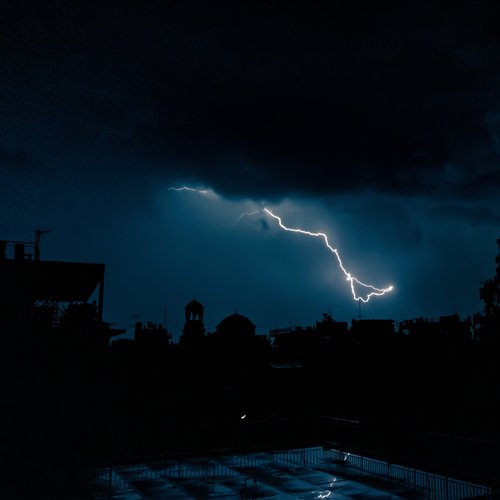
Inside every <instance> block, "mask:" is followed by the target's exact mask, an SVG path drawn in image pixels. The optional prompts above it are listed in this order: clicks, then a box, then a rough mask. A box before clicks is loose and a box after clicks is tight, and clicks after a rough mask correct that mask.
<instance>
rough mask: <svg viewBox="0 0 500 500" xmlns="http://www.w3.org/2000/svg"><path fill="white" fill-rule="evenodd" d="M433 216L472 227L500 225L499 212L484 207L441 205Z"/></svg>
mask: <svg viewBox="0 0 500 500" xmlns="http://www.w3.org/2000/svg"><path fill="white" fill-rule="evenodd" d="M433 215H438V216H441V217H447V218H449V217H451V218H453V219H459V220H461V221H464V222H466V223H468V224H470V225H472V226H480V225H483V224H492V225H495V224H497V225H498V224H500V212H498V211H497V212H495V211H493V210H492V209H491V208H489V207H485V206H482V207H481V206H463V205H443V206H440V207H439V208H438V209H437V210H436V211H435V213H434V214H433Z"/></svg>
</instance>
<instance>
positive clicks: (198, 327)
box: [180, 299, 205, 344]
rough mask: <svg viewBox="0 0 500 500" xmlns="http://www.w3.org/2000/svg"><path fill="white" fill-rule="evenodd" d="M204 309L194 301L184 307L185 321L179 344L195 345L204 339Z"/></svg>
mask: <svg viewBox="0 0 500 500" xmlns="http://www.w3.org/2000/svg"><path fill="white" fill-rule="evenodd" d="M204 309H205V308H204V307H203V306H202V305H201V304H200V302H198V301H197V300H196V299H193V300H192V301H191V302H189V304H187V305H186V307H184V311H185V313H186V321H185V323H184V329H183V330H182V336H181V339H180V340H181V343H183V344H196V343H197V342H200V341H201V340H203V338H204V337H205V325H204V324H203V311H204Z"/></svg>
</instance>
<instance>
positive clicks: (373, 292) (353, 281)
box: [168, 186, 394, 303]
mask: <svg viewBox="0 0 500 500" xmlns="http://www.w3.org/2000/svg"><path fill="white" fill-rule="evenodd" d="M168 190H169V191H192V192H195V193H199V194H208V193H209V192H212V193H213V191H210V190H209V189H195V188H192V187H188V186H182V187H179V188H176V187H169V188H168ZM260 212H264V213H265V214H266V215H268V216H269V217H272V218H273V219H274V220H276V221H278V226H279V227H280V228H281V229H283V231H287V232H290V233H299V234H303V235H305V236H310V237H312V238H320V239H322V240H323V242H324V243H325V246H326V247H327V248H328V250H330V252H331V253H333V254H334V255H335V257H336V258H337V262H338V265H339V267H340V269H341V270H342V272H343V273H344V275H345V277H346V280H347V281H348V282H349V285H350V288H351V293H352V297H353V299H354V300H356V301H361V302H364V303H367V302H369V301H370V299H371V298H372V297H380V296H382V295H385V294H386V293H389V292H391V291H392V290H393V289H394V287H393V286H392V285H391V286H388V287H387V288H377V287H374V286H373V285H369V284H368V283H363V282H362V281H360V280H359V279H358V278H356V277H355V276H353V275H352V274H351V273H350V272H349V271H348V270H347V269H346V268H345V267H344V264H343V262H342V259H341V258H340V254H339V251H338V250H337V249H336V248H334V247H333V246H332V245H331V244H330V241H329V240H328V236H327V235H326V234H325V233H313V232H311V231H306V230H305V229H300V228H294V227H288V226H285V224H283V221H282V220H281V217H279V216H278V215H276V214H274V213H273V212H272V211H271V210H270V209H269V208H267V207H264V208H263V209H262V210H253V211H252V212H243V213H242V214H241V215H240V216H239V217H238V218H237V219H236V221H235V222H238V221H240V220H241V219H242V218H243V217H245V216H252V215H255V214H257V213H260ZM356 285H357V286H360V287H363V288H366V289H368V290H370V291H369V292H368V293H367V294H366V296H364V297H362V296H361V295H357V294H356V290H355V286H356Z"/></svg>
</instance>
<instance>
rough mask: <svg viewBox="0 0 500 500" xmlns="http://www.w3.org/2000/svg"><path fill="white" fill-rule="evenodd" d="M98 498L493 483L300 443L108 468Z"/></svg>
mask: <svg viewBox="0 0 500 500" xmlns="http://www.w3.org/2000/svg"><path fill="white" fill-rule="evenodd" d="M87 484H88V486H89V489H90V490H91V492H92V495H93V497H94V498H96V499H107V500H109V499H122V500H140V499H160V498H170V499H186V498H200V499H202V498H214V499H218V498H220V499H222V498H224V499H236V498H238V499H241V498H280V499H287V498H302V499H325V498H330V499H347V498H363V499H401V498H404V499H425V498H431V499H433V498H435V499H439V498H447V499H449V500H452V499H460V498H475V497H482V498H488V496H489V495H490V494H491V490H490V488H488V487H486V486H482V485H477V484H472V483H467V482H464V481H460V480H456V479H452V478H447V477H444V476H439V475H435V474H430V473H427V472H423V471H418V470H416V469H412V468H409V467H403V466H399V465H396V464H389V463H387V462H383V461H380V460H374V459H371V458H367V457H362V456H360V455H353V454H350V453H346V452H342V451H339V450H332V449H330V450H325V449H323V448H319V447H318V448H300V449H293V450H285V451H282V450H281V451H270V452H269V451H267V452H263V453H249V454H239V455H219V456H210V457H203V458H186V459H176V460H161V461H151V462H147V463H137V464H129V465H127V464H125V465H115V466H110V467H103V468H100V469H98V470H96V471H95V473H94V474H93V475H92V476H91V477H89V478H88V481H87Z"/></svg>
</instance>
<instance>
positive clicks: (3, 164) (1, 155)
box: [0, 148, 52, 178]
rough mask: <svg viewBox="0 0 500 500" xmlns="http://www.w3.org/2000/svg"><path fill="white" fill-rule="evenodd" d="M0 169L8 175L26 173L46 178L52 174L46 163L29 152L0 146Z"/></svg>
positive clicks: (30, 175)
mask: <svg viewBox="0 0 500 500" xmlns="http://www.w3.org/2000/svg"><path fill="white" fill-rule="evenodd" d="M0 171H1V172H2V173H6V174H9V175H23V176H26V175H27V176H28V177H33V176H36V177H38V178H47V177H50V176H51V175H52V171H51V169H50V168H49V167H48V165H46V164H45V163H44V162H43V161H42V160H40V159H38V158H35V157H33V156H32V155H31V154H30V153H28V152H26V151H17V150H9V149H2V148H0Z"/></svg>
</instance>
